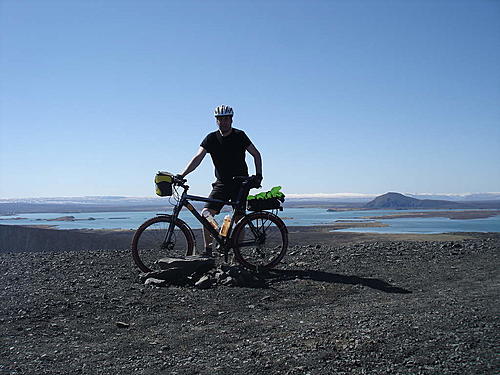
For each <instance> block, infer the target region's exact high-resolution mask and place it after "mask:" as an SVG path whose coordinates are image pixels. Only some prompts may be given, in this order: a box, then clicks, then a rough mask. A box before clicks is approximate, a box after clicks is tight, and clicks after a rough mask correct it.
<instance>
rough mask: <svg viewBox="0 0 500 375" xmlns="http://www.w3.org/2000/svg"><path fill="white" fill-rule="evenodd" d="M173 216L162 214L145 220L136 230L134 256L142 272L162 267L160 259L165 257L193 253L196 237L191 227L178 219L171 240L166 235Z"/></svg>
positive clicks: (133, 242)
mask: <svg viewBox="0 0 500 375" xmlns="http://www.w3.org/2000/svg"><path fill="white" fill-rule="evenodd" d="M171 221H172V217H171V216H169V215H162V216H158V217H155V218H152V219H149V220H148V221H146V222H144V224H142V225H141V226H140V227H139V229H137V231H136V232H135V235H134V238H133V240H132V257H133V258H134V262H135V264H136V265H137V267H139V269H140V270H141V271H142V272H151V271H155V270H158V269H160V267H159V266H158V260H160V259H161V258H165V257H179V256H185V255H193V253H194V247H195V245H194V244H195V242H194V237H193V233H192V232H191V229H190V228H189V227H188V226H187V224H186V223H184V222H183V221H182V220H180V219H177V220H176V221H175V224H174V231H173V233H172V237H171V238H170V241H169V242H168V243H167V242H166V241H165V240H166V236H167V231H168V227H169V225H170V222H171Z"/></svg>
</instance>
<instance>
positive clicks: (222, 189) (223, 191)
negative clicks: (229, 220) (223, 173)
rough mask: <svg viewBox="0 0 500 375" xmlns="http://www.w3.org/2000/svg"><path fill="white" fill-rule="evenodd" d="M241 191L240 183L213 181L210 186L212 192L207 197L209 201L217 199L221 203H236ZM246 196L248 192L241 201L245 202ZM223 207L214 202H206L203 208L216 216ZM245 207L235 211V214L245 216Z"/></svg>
mask: <svg viewBox="0 0 500 375" xmlns="http://www.w3.org/2000/svg"><path fill="white" fill-rule="evenodd" d="M240 189H241V183H239V182H234V181H231V182H222V181H219V180H217V181H215V182H214V183H213V184H212V192H211V193H210V195H209V196H208V197H209V198H211V199H218V200H221V201H226V202H228V201H229V202H236V201H237V199H238V194H239V193H240ZM247 195H248V191H246V193H244V194H243V197H242V200H244V201H246V199H247ZM245 203H246V202H245ZM223 206H224V204H223V203H216V202H207V203H205V208H209V209H211V210H214V211H215V213H216V214H218V213H220V210H221V209H222V207H223ZM244 207H245V205H243V207H242V208H240V209H237V212H238V213H239V214H245V211H244Z"/></svg>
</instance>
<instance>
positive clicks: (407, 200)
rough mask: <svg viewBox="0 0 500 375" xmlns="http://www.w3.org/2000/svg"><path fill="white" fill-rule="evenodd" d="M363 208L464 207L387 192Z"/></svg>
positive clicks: (457, 204) (453, 203) (442, 201)
mask: <svg viewBox="0 0 500 375" xmlns="http://www.w3.org/2000/svg"><path fill="white" fill-rule="evenodd" d="M363 208H370V209H378V208H390V209H411V208H432V209H435V208H464V205H463V204H460V203H457V202H451V201H445V200H437V199H416V198H411V197H407V196H406V195H403V194H400V193H393V192H390V193H386V194H383V195H380V196H378V197H377V198H375V199H374V200H372V201H370V202H368V203H367V204H365V205H364V206H363Z"/></svg>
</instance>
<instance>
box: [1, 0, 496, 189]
mask: <svg viewBox="0 0 500 375" xmlns="http://www.w3.org/2000/svg"><path fill="white" fill-rule="evenodd" d="M499 20H500V2H498V1H481V0H475V1H252V2H234V1H231V2H229V1H147V0H146V1H124V0H120V1H112V0H109V1H83V0H82V1H43V0H41V1H22V2H20V1H12V0H0V198H13V197H50V196H88V195H127V196H152V195H154V189H153V183H152V180H153V178H154V174H155V172H156V171H157V170H168V171H171V172H174V173H177V172H180V171H181V170H182V169H183V168H184V167H185V165H186V164H187V162H188V161H189V160H190V159H191V157H192V156H193V154H194V153H195V152H196V150H197V148H198V145H199V143H200V141H201V140H202V139H203V137H204V136H205V135H206V134H207V133H208V132H211V131H214V130H215V129H216V127H215V121H214V119H213V116H212V113H213V108H214V107H215V106H217V105H219V104H228V105H231V106H232V107H233V108H234V110H235V116H234V126H235V127H236V128H240V129H243V130H245V131H246V132H247V134H248V135H249V137H250V138H251V139H252V141H253V142H254V144H255V145H256V147H257V148H258V149H259V150H260V151H261V153H262V155H263V161H264V188H270V187H272V186H275V185H282V186H283V190H284V191H285V193H295V194H303V193H340V192H351V193H384V192H387V191H399V192H416V193H424V192H427V193H445V192H446V193H464V192H492V191H497V192H498V191H500V167H499V165H500V105H499V104H500V69H499V67H500V48H499V46H500V22H499ZM248 163H249V166H250V170H253V162H252V160H251V158H249V159H248ZM188 178H189V183H190V185H191V186H192V193H198V194H207V193H208V192H209V190H210V182H212V181H213V167H212V164H211V160H210V158H209V157H207V158H206V159H205V160H204V162H203V164H202V165H201V166H200V167H199V168H198V169H197V170H196V171H195V172H193V173H192V174H191V175H189V176H188Z"/></svg>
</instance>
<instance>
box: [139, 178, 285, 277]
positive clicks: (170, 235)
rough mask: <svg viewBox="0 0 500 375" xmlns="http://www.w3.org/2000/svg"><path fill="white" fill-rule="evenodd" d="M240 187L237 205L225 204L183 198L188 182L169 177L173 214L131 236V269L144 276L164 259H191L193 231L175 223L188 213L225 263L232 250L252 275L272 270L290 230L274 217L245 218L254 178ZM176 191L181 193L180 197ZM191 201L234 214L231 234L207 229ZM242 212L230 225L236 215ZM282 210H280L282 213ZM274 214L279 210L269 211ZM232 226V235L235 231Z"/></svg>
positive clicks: (263, 214)
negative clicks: (182, 213) (216, 205)
mask: <svg viewBox="0 0 500 375" xmlns="http://www.w3.org/2000/svg"><path fill="white" fill-rule="evenodd" d="M234 179H235V180H237V181H241V189H240V191H239V194H238V199H237V200H236V202H226V201H221V200H217V199H211V198H206V197H201V196H195V195H189V194H187V192H188V190H189V186H188V185H186V184H185V183H186V182H187V180H185V179H180V178H177V177H174V176H172V186H173V188H174V189H173V190H174V191H175V193H176V194H174V195H175V196H176V199H177V203H176V204H175V205H174V208H173V213H172V214H171V215H170V214H158V215H157V216H156V217H154V218H151V219H149V220H147V221H145V222H144V223H143V224H142V225H141V226H140V227H139V228H138V229H137V231H136V232H135V234H134V238H133V240H132V255H133V258H134V261H135V264H136V265H137V266H138V267H139V269H140V270H141V271H143V272H151V271H153V270H158V269H159V267H158V264H157V261H158V260H159V259H161V258H164V257H167V256H168V257H179V256H189V255H194V253H195V248H196V243H195V236H194V233H193V230H192V229H191V228H190V227H189V225H188V224H186V223H185V222H184V221H183V220H181V219H180V218H179V213H180V211H181V210H182V208H183V207H186V208H187V209H188V210H189V211H190V212H191V213H192V214H193V216H194V217H195V218H196V219H197V220H198V221H199V222H200V223H201V224H202V225H203V227H204V228H206V229H207V230H208V231H209V232H210V234H211V235H212V237H213V239H214V240H215V241H216V243H217V247H216V251H217V252H218V253H219V254H222V255H223V256H224V261H225V262H226V263H227V262H228V259H229V251H230V250H231V249H232V250H233V254H234V259H235V260H236V261H237V262H238V263H239V264H241V265H242V266H244V267H246V268H248V269H250V270H252V271H261V270H269V269H271V268H273V267H275V266H276V265H277V264H278V263H279V262H280V261H281V260H282V259H283V257H284V256H285V253H286V250H287V247H288V229H287V227H286V225H285V223H284V222H283V221H282V220H281V219H280V218H279V217H278V216H277V215H276V214H275V213H273V212H269V211H265V210H260V211H255V212H252V213H249V214H247V213H246V196H247V195H248V192H249V190H250V189H251V188H253V187H254V186H252V184H253V183H254V182H253V181H254V180H253V178H252V177H235V178H234ZM177 187H180V188H182V189H183V191H182V193H181V194H180V195H179V193H178V191H177ZM190 201H198V202H217V203H223V204H225V205H230V206H232V208H233V214H232V215H231V221H230V224H229V231H228V233H227V235H226V236H223V235H221V234H220V233H219V232H218V231H217V230H216V229H215V228H214V227H213V226H212V225H211V224H210V222H209V221H208V220H207V219H206V218H204V217H203V216H202V215H200V214H199V213H198V211H197V210H196V209H195V208H194V207H193V205H192V204H191V203H190ZM238 209H239V210H240V212H245V214H244V215H243V216H242V217H241V218H239V220H238V222H237V223H234V217H235V215H234V214H235V212H236V211H237V210H238ZM280 209H282V208H281V207H280ZM274 210H276V211H277V210H278V209H275V208H273V211H274ZM233 225H234V229H233Z"/></svg>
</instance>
